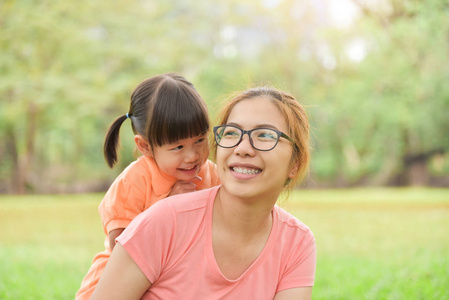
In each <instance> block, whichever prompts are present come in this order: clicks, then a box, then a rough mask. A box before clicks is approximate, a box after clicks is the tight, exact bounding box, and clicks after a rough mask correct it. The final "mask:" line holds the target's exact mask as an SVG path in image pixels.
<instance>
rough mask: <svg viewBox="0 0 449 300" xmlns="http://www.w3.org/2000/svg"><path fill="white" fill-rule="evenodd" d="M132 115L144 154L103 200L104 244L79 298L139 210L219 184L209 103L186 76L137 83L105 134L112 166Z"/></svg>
mask: <svg viewBox="0 0 449 300" xmlns="http://www.w3.org/2000/svg"><path fill="white" fill-rule="evenodd" d="M128 118H129V119H130V120H131V125H132V129H133V132H134V133H135V136H134V141H135V143H136V146H137V148H138V149H139V151H140V153H141V154H142V156H141V157H139V158H138V159H137V160H136V161H134V162H133V163H131V164H130V165H129V166H128V167H127V168H126V169H125V170H124V171H123V173H121V174H120V175H119V177H118V178H117V179H116V180H115V181H114V182H113V184H112V186H111V187H110V188H109V190H108V192H107V193H106V195H105V197H104V199H103V201H102V202H101V203H100V206H99V212H100V217H101V219H102V222H103V229H104V232H105V233H106V235H107V238H106V240H105V248H106V249H105V251H103V252H100V253H98V254H97V255H96V256H95V258H94V260H93V263H92V266H91V267H90V269H89V271H88V273H87V275H86V276H85V277H84V279H83V281H82V283H81V288H80V290H79V291H78V293H77V294H76V299H77V300H79V299H89V298H90V296H91V295H92V293H93V291H94V289H95V286H96V284H97V282H98V280H99V278H100V276H101V274H102V272H103V269H104V267H105V266H106V263H107V261H108V259H109V257H110V255H111V251H112V249H113V248H114V245H115V238H116V237H118V236H119V235H120V234H121V233H122V231H123V230H124V229H125V228H126V227H127V226H128V224H129V223H130V222H131V220H132V219H133V218H134V217H135V216H137V215H138V214H139V213H141V212H143V211H144V210H146V209H147V208H148V207H150V206H151V205H153V204H154V203H155V202H157V201H159V200H161V199H163V198H165V197H167V196H169V195H175V194H181V193H186V192H192V191H195V190H201V189H205V188H209V187H212V186H215V185H218V184H219V180H218V176H217V170H216V166H215V165H214V164H213V163H212V162H211V161H209V160H208V159H207V158H208V155H209V147H208V140H207V134H208V131H209V119H208V113H207V108H206V104H205V103H204V101H203V100H202V99H201V97H200V95H199V94H198V93H197V92H196V90H195V88H194V87H193V85H192V84H191V83H190V82H189V81H187V80H186V79H185V78H183V77H181V76H178V75H175V74H164V75H159V76H155V77H152V78H149V79H146V80H144V81H143V82H142V83H141V84H140V85H139V86H138V87H137V88H136V89H135V91H134V92H133V94H132V96H131V104H130V108H129V112H128V113H127V114H125V115H123V116H121V117H119V118H117V119H116V120H115V121H114V123H112V125H111V127H110V128H109V130H108V133H107V135H106V139H105V143H104V155H105V158H106V160H107V163H108V165H109V166H110V167H111V168H112V167H113V166H114V164H115V163H116V161H117V147H118V140H119V131H120V126H121V125H122V123H123V122H124V121H125V120H127V119H128Z"/></svg>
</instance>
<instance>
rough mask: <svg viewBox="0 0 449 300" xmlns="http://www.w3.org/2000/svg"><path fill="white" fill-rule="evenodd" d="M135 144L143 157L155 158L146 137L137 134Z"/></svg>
mask: <svg viewBox="0 0 449 300" xmlns="http://www.w3.org/2000/svg"><path fill="white" fill-rule="evenodd" d="M134 142H135V143H136V146H137V148H138V149H139V151H140V153H142V155H144V156H149V157H153V151H152V149H151V146H150V143H148V141H147V140H146V139H145V138H144V137H142V136H141V135H139V134H137V135H135V136H134Z"/></svg>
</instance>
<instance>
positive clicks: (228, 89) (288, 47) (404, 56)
mask: <svg viewBox="0 0 449 300" xmlns="http://www.w3.org/2000/svg"><path fill="white" fill-rule="evenodd" d="M0 49H1V51H0V140H1V143H0V193H3V194H4V193H11V194H25V193H84V192H99V191H105V190H106V189H107V188H108V187H109V185H110V183H111V182H112V180H113V179H114V178H115V177H116V176H117V175H118V173H119V172H120V171H121V170H122V169H123V168H124V167H125V166H126V165H128V164H129V163H130V162H131V161H132V160H133V159H134V157H133V151H132V149H133V140H132V132H131V126H130V123H129V122H125V123H124V124H123V126H122V135H121V141H122V150H121V153H122V155H121V159H120V161H119V165H118V166H117V167H116V168H115V169H114V170H112V171H111V170H110V169H108V167H107V166H106V163H105V162H104V159H103V153H102V145H103V139H104V135H105V133H106V130H107V128H108V126H109V124H110V123H111V122H112V121H113V120H114V119H115V118H116V117H118V116H120V115H123V114H125V113H126V112H127V111H128V105H129V98H130V95H131V93H132V91H133V90H134V88H135V87H136V86H137V84H138V83H140V82H141V81H142V80H143V79H145V78H147V77H150V76H153V75H156V74H159V73H165V72H177V73H179V74H181V75H183V76H185V77H186V78H187V79H188V80H190V81H191V82H193V84H194V85H195V86H196V88H197V90H198V91H199V92H200V94H201V95H202V96H203V98H204V99H205V101H206V102H207V103H208V107H209V110H210V113H211V117H212V118H213V117H214V115H215V112H216V111H217V108H218V107H219V106H220V102H221V101H223V99H226V97H227V96H228V95H229V94H230V93H232V92H235V91H237V90H242V89H245V88H246V87H248V86H250V85H259V84H269V85H273V86H275V87H277V88H279V89H283V90H286V91H288V92H290V93H291V94H293V95H294V96H296V97H297V99H299V100H300V102H301V103H303V104H304V105H305V106H307V110H308V112H309V115H310V121H311V124H312V139H313V147H314V152H313V159H312V165H311V175H310V178H309V179H308V181H307V182H306V183H305V186H306V187H307V188H329V187H354V186H416V185H418V186H434V187H436V186H439V187H448V186H449V84H448V81H449V4H448V2H447V0H426V1H424V0H408V1H407V0H338V1H337V0H307V1H306V0H301V1H300V0H246V1H236V0H213V1H211V0H195V1H191V0H164V1H155V0H136V1H129V0H126V1H125V0H116V1H106V0H96V1H33V0H22V1H14V0H12V1H10V0H3V1H1V2H0Z"/></svg>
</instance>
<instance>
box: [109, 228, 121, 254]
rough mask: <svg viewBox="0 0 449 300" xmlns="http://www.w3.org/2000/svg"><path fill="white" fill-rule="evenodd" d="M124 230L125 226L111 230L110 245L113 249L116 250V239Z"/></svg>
mask: <svg viewBox="0 0 449 300" xmlns="http://www.w3.org/2000/svg"><path fill="white" fill-rule="evenodd" d="M123 230H125V228H117V229H114V230H111V232H109V235H108V237H109V247H111V250H114V247H115V239H116V238H118V236H119V235H120V234H122V232H123Z"/></svg>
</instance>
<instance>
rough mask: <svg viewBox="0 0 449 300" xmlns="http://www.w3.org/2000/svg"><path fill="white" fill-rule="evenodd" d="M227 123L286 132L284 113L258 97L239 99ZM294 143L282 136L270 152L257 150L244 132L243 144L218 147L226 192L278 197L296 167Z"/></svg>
mask: <svg viewBox="0 0 449 300" xmlns="http://www.w3.org/2000/svg"><path fill="white" fill-rule="evenodd" d="M226 124H227V125H234V126H237V127H239V128H241V129H243V130H251V129H254V128H259V127H268V128H273V129H276V130H279V131H282V132H284V133H287V132H288V131H287V125H286V123H285V119H284V116H283V115H282V114H281V112H280V111H279V109H278V108H277V107H276V105H275V104H273V103H272V102H271V100H268V99H266V98H262V97H257V98H252V99H245V100H242V101H240V102H238V103H237V104H236V105H235V106H234V108H233V109H232V111H231V113H230V115H229V118H228V120H227V123H226ZM292 153H293V146H292V144H291V142H289V141H288V140H286V139H285V138H282V137H281V138H280V139H279V142H278V144H277V145H276V147H275V148H274V149H272V150H270V151H258V150H256V149H254V148H253V147H252V146H251V144H250V141H249V137H248V135H247V134H245V135H244V136H243V138H242V141H241V142H240V144H238V145H237V146H235V147H233V148H221V147H218V148H217V166H218V174H219V177H220V179H221V182H222V185H223V188H224V189H225V190H226V192H227V193H230V194H233V195H235V196H239V197H243V198H254V199H258V198H260V197H261V196H264V197H265V196H267V197H274V198H275V199H277V197H278V196H279V193H280V192H281V191H282V189H283V187H284V184H285V182H286V180H287V179H288V178H291V177H293V176H294V174H295V172H296V170H297V167H296V166H295V165H292V164H291V158H292Z"/></svg>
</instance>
